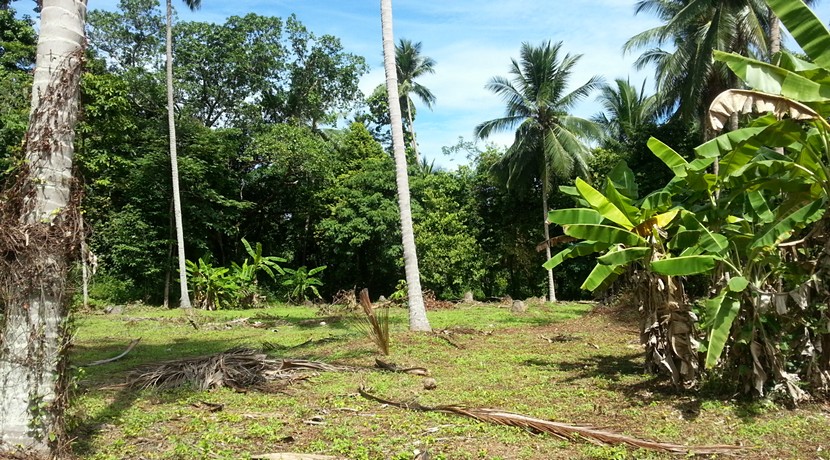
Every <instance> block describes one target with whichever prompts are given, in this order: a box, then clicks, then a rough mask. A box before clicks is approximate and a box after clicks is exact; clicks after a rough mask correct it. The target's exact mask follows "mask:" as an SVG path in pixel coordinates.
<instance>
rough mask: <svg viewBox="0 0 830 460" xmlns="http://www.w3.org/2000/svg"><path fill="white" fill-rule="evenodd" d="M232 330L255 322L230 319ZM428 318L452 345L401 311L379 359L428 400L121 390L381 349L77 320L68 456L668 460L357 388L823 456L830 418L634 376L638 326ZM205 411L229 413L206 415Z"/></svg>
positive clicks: (813, 409)
mask: <svg viewBox="0 0 830 460" xmlns="http://www.w3.org/2000/svg"><path fill="white" fill-rule="evenodd" d="M237 318H249V319H248V320H247V321H244V322H230V321H232V320H234V319H237ZM429 318H430V321H431V323H432V326H433V329H435V330H445V329H448V330H454V331H455V333H454V334H453V335H451V336H450V339H451V341H452V342H453V343H454V344H455V345H458V346H460V347H461V348H459V347H456V346H454V345H453V343H450V341H447V340H445V339H444V338H442V337H441V336H440V335H432V334H423V333H420V334H416V333H409V332H407V331H406V321H407V319H406V311H404V310H401V309H396V310H394V311H393V313H392V314H391V315H390V322H391V324H392V351H391V356H390V357H389V358H387V360H389V361H392V362H395V363H397V364H398V365H401V366H421V367H426V368H428V369H429V371H430V373H431V375H432V377H433V378H435V380H436V382H437V388H436V389H434V390H429V391H428V390H425V389H424V386H423V378H422V377H418V376H413V375H405V374H391V373H381V372H372V371H365V372H355V373H326V374H319V375H316V376H314V377H313V378H311V379H309V380H305V381H303V382H300V383H297V384H294V385H292V386H290V387H288V388H286V389H285V390H284V391H282V392H280V393H274V394H264V393H259V392H254V391H251V392H247V393H239V392H235V391H233V390H216V391H211V392H201V391H194V390H191V389H179V390H167V391H158V390H143V391H132V390H127V389H123V388H119V387H117V386H116V385H115V384H118V383H121V382H123V381H124V378H125V375H126V373H127V372H128V371H129V370H131V369H133V368H135V367H136V366H138V365H141V364H146V363H152V362H158V361H162V360H167V359H173V358H179V357H186V356H198V355H203V354H209V353H214V352H219V351H224V350H227V349H228V348H230V347H233V346H237V345H244V346H249V347H256V348H260V347H262V346H263V343H267V344H269V345H270V346H271V348H272V350H275V351H272V352H271V354H272V355H274V356H285V357H291V358H309V359H313V360H319V361H326V362H337V363H344V364H351V365H360V366H371V365H373V363H374V357H375V356H376V352H375V348H374V346H373V345H372V344H371V343H370V342H369V341H368V339H366V338H365V337H363V336H361V335H360V334H359V333H358V332H356V331H355V330H354V329H353V328H351V327H349V324H348V323H346V322H344V321H341V320H339V319H337V318H335V317H322V316H320V315H318V312H317V310H316V309H314V308H307V307H285V306H283V307H274V308H269V309H262V310H249V311H230V312H224V311H222V312H199V317H198V318H197V321H198V322H199V323H200V324H201V328H200V329H199V330H198V331H197V330H194V329H193V328H192V327H191V326H190V324H189V323H188V322H187V321H186V320H185V319H184V318H183V317H182V314H181V313H180V312H178V311H166V310H162V309H157V308H148V307H130V308H127V309H126V310H125V311H124V312H123V313H121V314H103V313H101V314H81V315H77V317H76V323H77V336H76V341H75V343H76V345H75V348H74V352H73V355H72V361H73V363H75V365H76V366H77V367H76V372H77V385H78V386H77V390H76V394H75V395H74V399H73V404H72V407H71V410H70V429H71V432H72V435H73V436H74V437H75V441H74V449H75V452H76V454H77V455H78V456H79V457H80V458H85V459H116V458H119V459H120V458H123V459H202V458H204V459H214V458H219V459H236V458H249V457H250V455H252V454H258V453H267V452H305V453H318V454H327V455H333V456H336V457H337V458H343V459H412V458H413V456H414V454H413V452H414V451H415V450H425V449H426V450H428V451H429V453H430V455H431V456H432V458H433V459H453V460H455V459H572V458H597V459H624V458H668V457H667V456H666V455H665V454H654V453H651V452H647V451H643V450H634V449H626V448H623V447H601V446H595V445H592V444H589V443H587V442H566V441H562V440H559V439H556V438H553V437H551V436H545V435H537V434H533V433H530V432H527V431H525V430H522V429H518V428H511V427H499V426H491V425H487V424H483V423H478V422H475V421H472V420H469V419H465V418H461V417H456V416H451V415H443V414H437V413H422V412H411V411H406V410H402V409H397V408H394V407H388V406H384V405H381V404H378V403H376V402H372V401H369V400H366V399H363V398H361V397H360V396H359V395H358V394H357V389H358V387H359V386H361V385H366V386H367V387H368V388H371V389H372V390H373V391H374V392H375V393H376V394H378V395H379V396H382V397H385V398H388V399H393V400H412V399H417V400H418V401H419V402H420V403H422V404H425V405H440V404H460V405H467V406H471V407H489V408H498V409H504V410H509V411H512V412H519V413H522V414H525V415H529V416H533V417H537V418H543V419H550V420H555V421H559V422H567V423H574V424H583V425H592V426H598V427H603V428H606V429H610V430H614V431H619V432H622V433H625V434H628V435H632V436H637V437H641V438H647V439H653V440H660V441H667V442H675V443H679V444H685V445H688V444H713V443H717V444H740V445H743V446H747V447H749V448H750V450H748V451H747V452H745V453H744V454H741V458H758V459H762V458H763V459H766V458H788V459H789V458H800V459H815V458H830V455H828V453H826V451H825V450H826V449H830V423H828V422H830V420H828V419H830V407H828V406H826V405H820V404H814V405H808V406H803V407H801V408H799V409H797V410H786V409H781V408H778V407H775V406H774V405H772V404H770V403H767V402H740V401H735V400H733V399H729V398H728V397H718V396H701V395H700V394H689V393H686V394H684V393H678V392H675V391H674V390H673V389H672V388H671V387H670V386H668V385H667V384H666V382H665V381H664V379H662V378H656V377H653V376H650V375H645V374H643V373H642V365H641V361H642V358H641V348H640V345H639V340H638V335H637V328H636V318H634V317H632V316H631V315H625V314H620V313H619V312H616V313H615V312H611V311H608V310H604V309H593V307H592V306H591V305H588V304H556V305H547V306H541V305H539V306H533V307H531V308H530V309H529V310H528V312H527V313H524V314H511V313H510V311H509V309H507V308H502V307H499V306H496V305H486V306H482V305H479V306H461V307H458V308H456V309H451V310H440V311H433V312H429ZM254 325H256V326H258V327H254ZM138 337H141V342H140V344H139V345H138V346H137V347H136V348H135V349H134V350H133V351H132V352H131V353H130V354H128V355H127V356H126V357H125V358H123V359H121V360H118V361H115V362H112V363H108V364H104V365H101V366H84V364H85V363H90V362H92V361H95V360H99V359H103V358H108V357H111V356H115V355H117V354H118V353H120V352H121V351H122V350H123V349H124V347H126V345H127V344H128V343H129V342H130V340H131V339H134V338H138ZM543 337H544V338H543ZM309 339H313V341H312V342H310V343H307V341H308V340H309ZM321 339H328V340H326V341H321ZM548 339H550V340H548ZM304 343H306V345H302V344H304ZM297 345H300V346H297ZM279 350H283V351H282V353H281V352H280V351H279ZM203 402H208V403H216V404H222V405H223V407H222V410H221V411H215V412H212V411H210V410H209V408H208V407H207V406H205V405H204V404H202V403H203Z"/></svg>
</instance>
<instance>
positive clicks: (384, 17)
mask: <svg viewBox="0 0 830 460" xmlns="http://www.w3.org/2000/svg"><path fill="white" fill-rule="evenodd" d="M380 20H381V25H382V28H383V64H384V69H385V71H386V90H387V93H388V97H389V117H390V121H391V123H392V148H393V150H394V153H395V176H396V182H397V185H398V205H399V206H400V212H401V237H402V240H403V260H404V271H405V273H406V285H407V293H408V295H409V329H410V330H412V331H430V330H432V328H431V327H430V326H429V321H428V320H427V313H426V308H424V297H423V292H422V291H421V275H420V272H419V271H418V255H417V252H416V250H415V232H414V231H413V229H412V208H411V205H410V197H409V176H408V175H407V167H406V152H405V151H404V150H405V149H404V141H403V122H402V120H401V101H400V99H399V96H398V76H397V71H396V69H395V44H394V41H393V40H394V37H393V36H392V0H381V1H380Z"/></svg>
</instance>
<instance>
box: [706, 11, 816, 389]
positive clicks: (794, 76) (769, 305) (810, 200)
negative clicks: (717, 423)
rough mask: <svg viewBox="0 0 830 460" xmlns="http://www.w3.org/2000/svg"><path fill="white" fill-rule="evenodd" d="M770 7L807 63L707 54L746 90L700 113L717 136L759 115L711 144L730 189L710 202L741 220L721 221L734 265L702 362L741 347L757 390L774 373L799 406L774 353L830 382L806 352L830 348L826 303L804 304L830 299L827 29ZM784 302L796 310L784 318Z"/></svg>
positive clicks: (791, 379) (711, 307)
mask: <svg viewBox="0 0 830 460" xmlns="http://www.w3.org/2000/svg"><path fill="white" fill-rule="evenodd" d="M767 3H768V4H769V6H770V8H771V9H772V10H773V11H774V12H775V14H776V15H778V16H779V17H780V18H781V20H782V22H783V23H784V24H785V25H786V26H787V28H788V30H790V32H791V33H792V35H793V38H795V40H796V41H797V42H798V43H799V44H800V45H801V47H802V49H803V50H804V52H805V53H806V54H807V57H808V58H809V61H806V60H802V59H800V58H798V57H795V56H793V55H791V54H788V53H786V52H782V53H780V55H779V56H777V58H776V59H775V61H777V62H776V64H777V65H773V64H770V63H765V62H761V61H757V60H754V59H750V58H747V57H745V56H739V55H735V54H730V53H716V56H715V57H716V59H718V60H720V61H722V62H724V63H725V64H727V65H728V66H729V68H730V69H731V70H732V71H733V72H735V74H736V75H737V76H738V77H739V78H740V79H742V80H743V81H744V82H745V83H746V85H747V86H748V87H749V88H751V89H749V90H730V91H727V92H724V93H723V94H721V95H720V96H718V97H717V98H716V99H715V101H714V102H713V104H712V106H711V108H710V111H709V124H710V125H711V127H712V128H714V129H715V130H719V129H720V128H721V127H722V125H723V122H724V120H725V119H726V118H728V117H729V116H731V115H732V114H733V113H736V112H737V113H748V112H751V111H755V112H761V113H767V115H765V116H761V117H760V118H758V119H756V120H755V121H754V122H753V123H752V124H751V125H750V126H749V127H747V128H745V129H742V130H739V132H738V135H739V136H740V137H741V139H740V142H738V143H735V144H732V145H724V144H719V145H718V144H716V145H710V146H709V151H710V152H711V153H712V154H715V155H721V158H722V160H721V170H720V174H719V177H718V184H719V186H720V187H722V188H723V189H724V190H727V191H729V192H730V193H729V195H728V196H727V199H726V200H725V201H723V202H721V203H719V206H720V207H721V208H722V209H739V207H738V206H737V205H739V204H741V202H742V203H743V211H744V212H743V213H738V214H736V215H730V216H728V217H727V218H728V219H729V220H730V221H729V222H727V223H726V225H724V230H725V232H726V233H725V234H727V235H728V236H729V241H730V242H731V243H732V248H731V251H730V254H731V257H730V258H729V261H730V262H732V263H731V264H730V266H729V267H727V269H728V271H727V273H726V275H727V278H729V284H728V285H727V286H726V288H725V289H724V290H722V291H721V293H720V294H719V295H717V296H715V297H714V298H712V299H711V300H710V301H709V302H708V303H707V312H708V314H707V315H706V316H707V317H708V318H709V319H710V320H711V324H710V333H709V343H708V351H707V366H710V367H711V366H713V365H714V364H715V363H716V362H717V357H718V356H719V355H720V353H721V351H722V350H723V349H724V347H725V346H727V345H726V342H727V341H729V342H731V343H732V344H733V349H738V348H741V345H743V348H744V349H748V350H749V352H748V353H745V354H746V355H747V356H748V357H747V358H746V359H744V362H743V364H746V365H747V367H749V368H751V369H752V375H753V383H752V387H754V389H755V390H756V392H757V393H759V394H763V390H764V383H765V382H766V380H768V378H769V376H771V377H772V378H773V379H774V380H776V381H777V382H778V383H781V384H783V385H784V386H786V388H787V390H788V391H789V393H790V395H791V396H792V397H793V399H795V400H798V399H800V398H801V397H803V392H802V391H801V390H800V389H799V387H798V385H797V384H796V383H797V376H796V375H795V374H790V373H788V372H787V371H786V370H785V368H786V367H787V365H788V363H786V358H785V357H784V353H783V351H782V348H789V349H793V350H794V352H795V354H796V355H797V360H798V361H799V362H804V361H805V360H804V356H808V357H810V358H811V359H808V360H806V362H807V367H808V369H806V370H805V369H802V372H801V373H802V375H803V376H807V377H810V378H811V379H812V380H813V383H814V384H815V383H818V384H819V385H820V386H821V387H823V389H825V390H826V389H827V388H828V386H830V385H828V384H830V365H828V363H830V347H827V346H825V347H823V348H821V347H819V348H821V351H822V354H823V356H822V358H821V359H816V357H815V349H816V347H815V346H814V345H815V344H814V342H815V343H824V344H825V345H830V335H828V332H830V330H829V329H828V327H827V324H828V323H830V318H828V316H827V313H826V312H827V307H828V305H826V300H825V301H824V302H825V305H823V306H817V307H818V308H815V307H811V306H810V304H809V302H808V300H807V299H808V298H809V297H810V296H809V294H810V293H811V292H812V294H813V297H814V298H819V299H820V298H822V297H823V298H824V299H827V298H830V295H828V294H830V293H829V292H828V291H830V289H828V286H827V282H826V280H827V279H828V278H830V239H828V236H829V235H828V234H827V232H828V230H827V229H828V228H830V219H828V212H827V210H828V207H829V206H830V200H828V195H830V149H828V145H830V139H829V138H828V132H829V131H830V124H828V123H827V117H828V116H830V51H828V49H830V48H828V45H830V31H828V29H827V28H826V27H825V25H824V24H823V23H822V22H821V20H819V19H818V18H817V17H816V16H815V14H814V13H813V12H812V11H811V10H810V9H809V8H808V7H807V6H806V5H805V4H804V3H803V2H801V1H800V0H768V1H767ZM822 219H823V221H821V220H822ZM821 246H823V248H821ZM811 255H815V256H811ZM816 256H817V257H816ZM816 294H817V295H816ZM788 298H790V299H792V300H791V301H790V303H793V301H794V303H796V304H797V305H798V309H797V310H795V311H789V310H788V307H787V303H788V301H787V299H788ZM773 307H774V308H773ZM733 322H735V324H734V327H732V329H731V334H730V330H729V328H730V327H731V326H732V324H733ZM788 335H789V336H793V335H795V336H798V337H803V338H802V339H800V344H799V346H798V347H795V346H794V345H795V344H793V343H787V344H786V345H785V346H781V345H780V343H779V342H781V341H783V340H787V338H786V337H787V336H788ZM816 363H818V365H816ZM789 367H791V368H792V367H796V363H794V362H790V363H789Z"/></svg>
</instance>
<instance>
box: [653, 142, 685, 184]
mask: <svg viewBox="0 0 830 460" xmlns="http://www.w3.org/2000/svg"><path fill="white" fill-rule="evenodd" d="M648 148H649V149H650V150H651V151H652V153H654V154H655V155H656V156H657V158H659V159H660V160H662V161H663V163H665V164H666V166H668V167H669V168H670V169H671V170H672V171H673V172H674V175H675V176H677V177H686V167H687V166H688V165H689V163H688V162H687V161H686V160H685V159H684V158H683V157H682V156H680V154H679V153H677V152H675V151H674V149H672V148H671V147H669V146H668V145H666V144H664V143H663V142H661V141H660V140H658V139H657V138H654V137H652V138H650V139H649V140H648Z"/></svg>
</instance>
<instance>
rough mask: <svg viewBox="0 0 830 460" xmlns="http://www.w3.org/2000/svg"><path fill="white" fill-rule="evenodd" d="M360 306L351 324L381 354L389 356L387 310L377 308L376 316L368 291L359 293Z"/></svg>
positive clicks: (364, 290)
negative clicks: (375, 346)
mask: <svg viewBox="0 0 830 460" xmlns="http://www.w3.org/2000/svg"><path fill="white" fill-rule="evenodd" d="M360 306H361V311H360V312H358V313H355V314H354V315H352V324H354V326H355V328H356V329H357V330H359V331H360V332H362V333H363V335H365V336H366V337H368V338H369V339H370V340H371V341H372V342H373V343H374V344H375V345H377V347H378V350H380V352H381V353H383V354H384V355H389V309H388V308H379V309H378V310H379V314H378V315H376V314H375V309H374V308H372V301H371V300H369V290H368V289H363V290H362V291H360Z"/></svg>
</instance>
